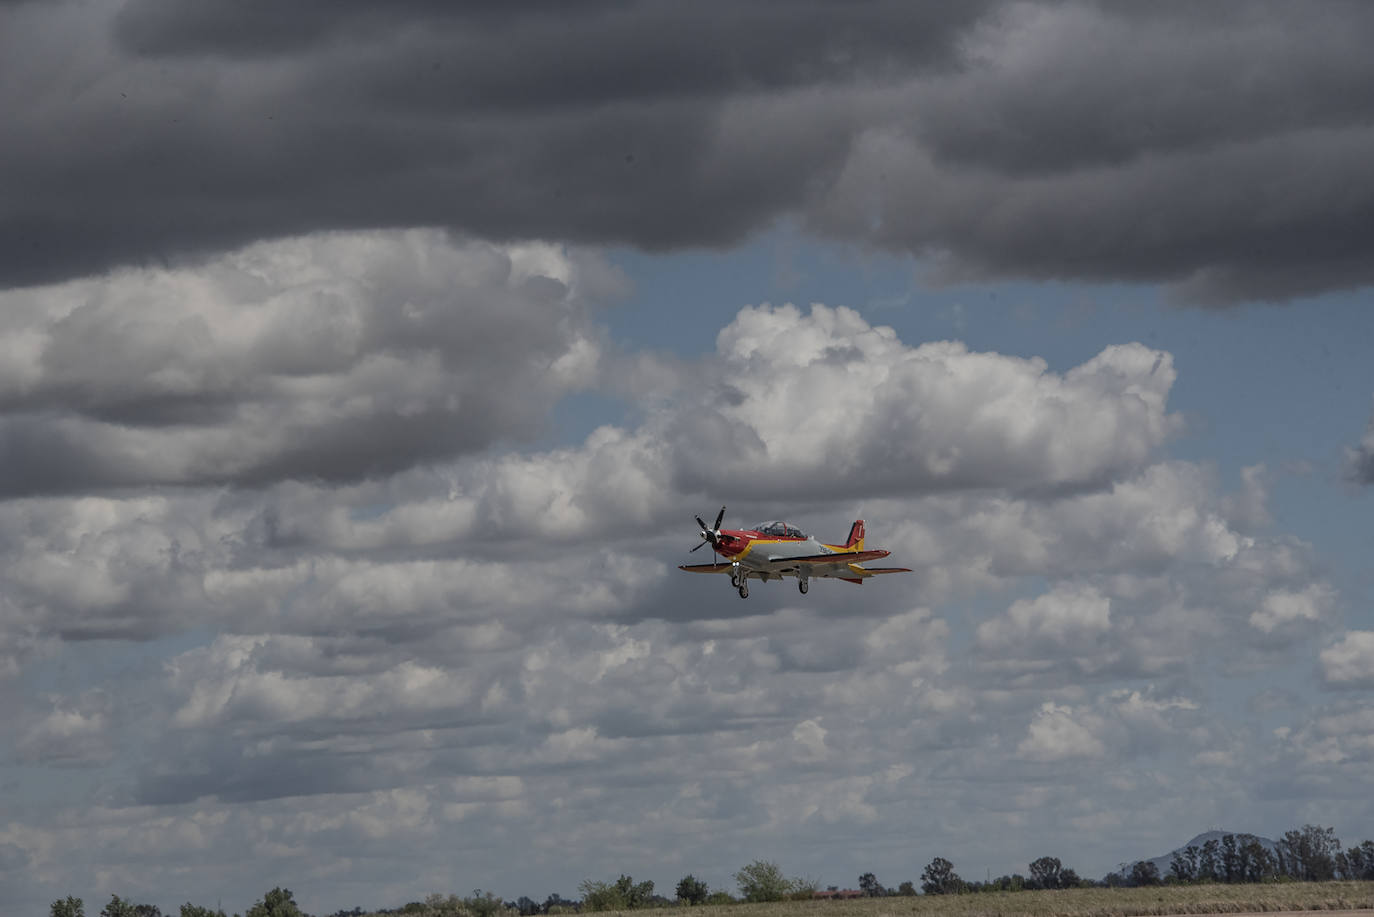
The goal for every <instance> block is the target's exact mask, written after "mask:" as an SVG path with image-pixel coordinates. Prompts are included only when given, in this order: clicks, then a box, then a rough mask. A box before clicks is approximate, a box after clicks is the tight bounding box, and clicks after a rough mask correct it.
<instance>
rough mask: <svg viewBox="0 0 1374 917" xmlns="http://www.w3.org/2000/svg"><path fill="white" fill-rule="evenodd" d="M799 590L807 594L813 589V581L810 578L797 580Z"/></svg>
mask: <svg viewBox="0 0 1374 917" xmlns="http://www.w3.org/2000/svg"><path fill="white" fill-rule="evenodd" d="M797 591H799V592H800V593H801V594H802V595H806V594H807V593H808V592H810V591H811V583H810V582H809V581H808V580H804V579H799V580H797Z"/></svg>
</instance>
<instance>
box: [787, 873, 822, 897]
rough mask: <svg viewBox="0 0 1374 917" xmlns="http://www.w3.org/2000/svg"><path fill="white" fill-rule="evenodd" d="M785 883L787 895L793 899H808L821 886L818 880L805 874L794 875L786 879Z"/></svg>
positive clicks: (814, 894)
mask: <svg viewBox="0 0 1374 917" xmlns="http://www.w3.org/2000/svg"><path fill="white" fill-rule="evenodd" d="M787 884H788V888H787V897H788V898H789V899H791V900H793V901H810V900H811V899H812V898H814V897H816V890H817V889H818V888H820V887H821V883H820V882H819V881H818V880H816V879H812V878H808V877H805V876H794V877H793V878H791V879H788V880H787Z"/></svg>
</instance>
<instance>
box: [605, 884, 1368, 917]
mask: <svg viewBox="0 0 1374 917" xmlns="http://www.w3.org/2000/svg"><path fill="white" fill-rule="evenodd" d="M1363 908H1374V882H1312V883H1305V882H1304V883H1297V882H1294V883H1289V884H1282V885H1178V886H1161V887H1158V888H1081V889H1070V890H1067V891H1056V892H1024V891H1023V892H1002V893H997V894H987V895H930V896H925V895H921V896H918V897H915V898H861V899H858V900H854V901H788V902H779V903H777V904H737V905H731V906H728V907H694V908H671V909H666V910H656V911H632V912H625V913H626V914H627V915H633V917H646V915H652V917H907V915H911V917H1144V915H1159V914H1236V913H1247V912H1259V911H1320V910H1328V911H1343V910H1356V909H1363Z"/></svg>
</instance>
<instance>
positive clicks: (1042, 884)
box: [1030, 857, 1063, 888]
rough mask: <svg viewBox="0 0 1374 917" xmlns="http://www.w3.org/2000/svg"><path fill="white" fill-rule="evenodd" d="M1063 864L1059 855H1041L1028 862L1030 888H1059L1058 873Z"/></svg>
mask: <svg viewBox="0 0 1374 917" xmlns="http://www.w3.org/2000/svg"><path fill="white" fill-rule="evenodd" d="M1062 869H1063V866H1062V864H1060V862H1059V857H1041V858H1040V859H1038V860H1036V861H1035V862H1034V863H1032V864H1030V880H1031V887H1032V888H1060V887H1062V886H1061V885H1060V881H1059V873H1060V872H1061V871H1062Z"/></svg>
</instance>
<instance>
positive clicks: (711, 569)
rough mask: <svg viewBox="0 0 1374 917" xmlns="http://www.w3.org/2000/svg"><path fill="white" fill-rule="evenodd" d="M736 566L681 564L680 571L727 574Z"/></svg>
mask: <svg viewBox="0 0 1374 917" xmlns="http://www.w3.org/2000/svg"><path fill="white" fill-rule="evenodd" d="M733 566H734V564H679V565H678V569H679V570H686V571H687V572H688V573H725V572H726V571H728V570H729V569H730V568H731V567H733Z"/></svg>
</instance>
